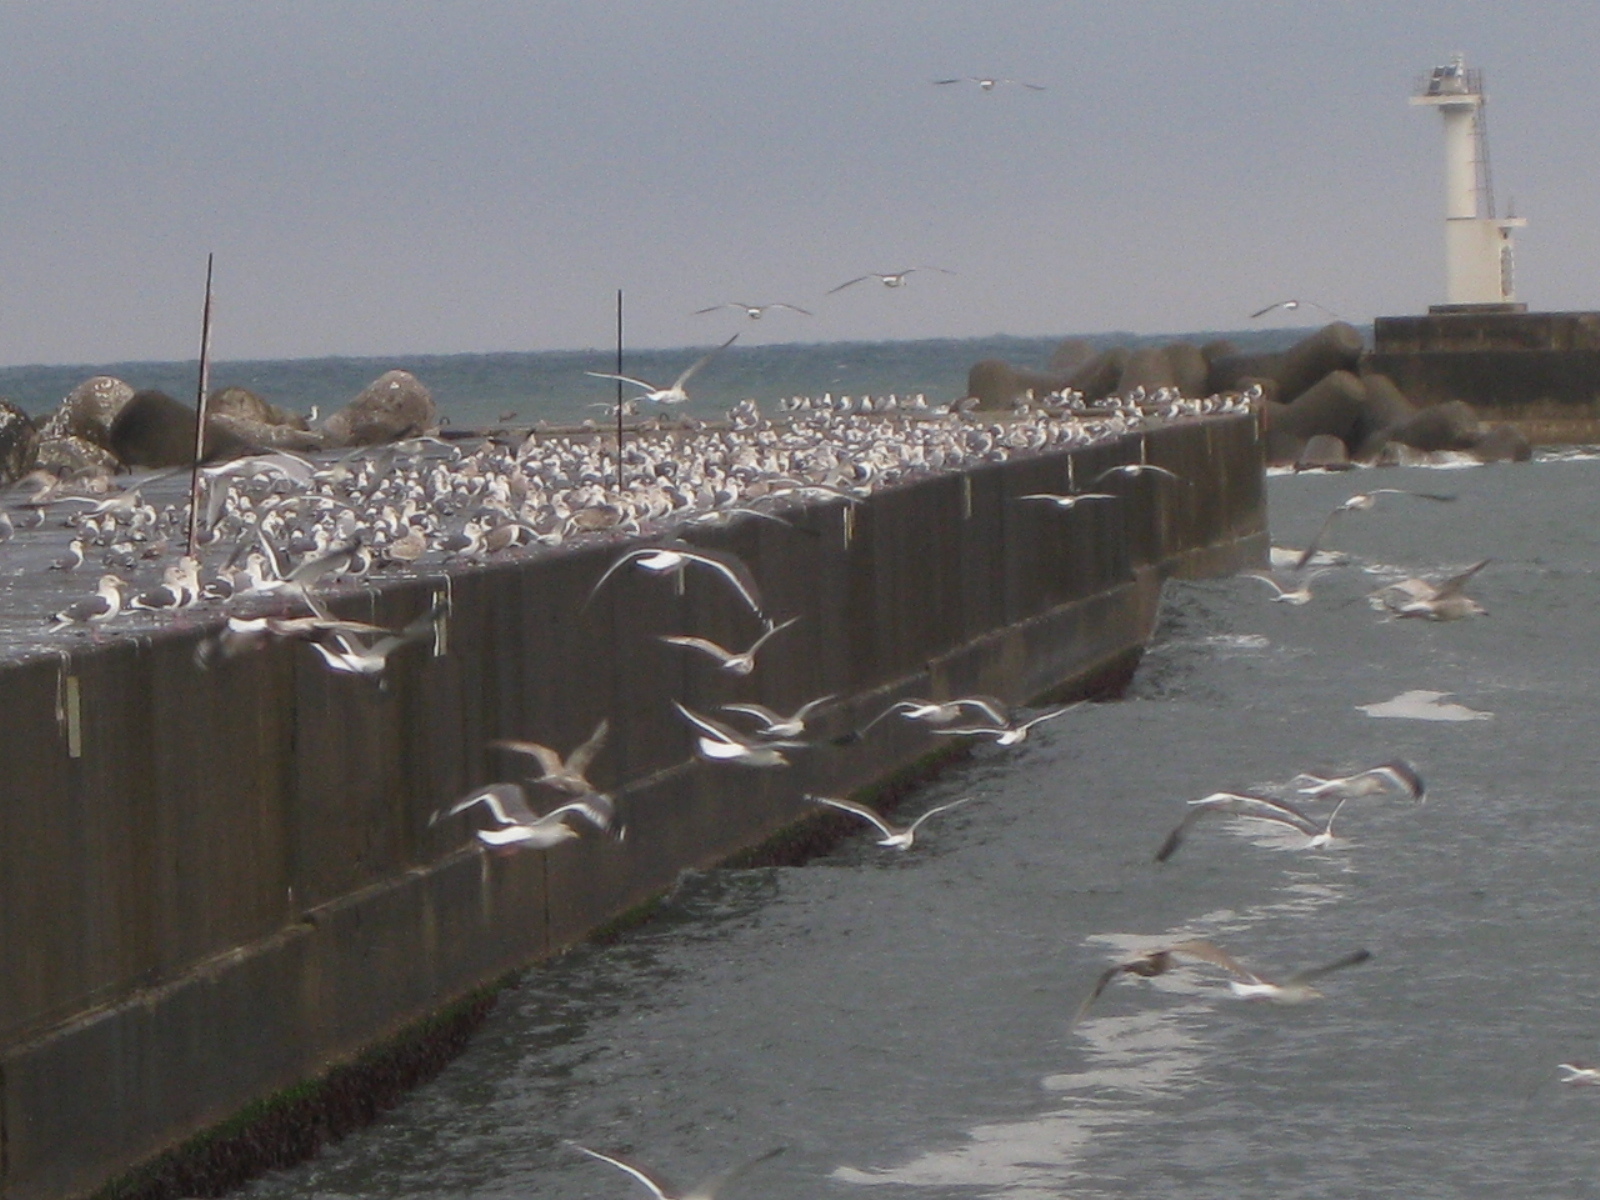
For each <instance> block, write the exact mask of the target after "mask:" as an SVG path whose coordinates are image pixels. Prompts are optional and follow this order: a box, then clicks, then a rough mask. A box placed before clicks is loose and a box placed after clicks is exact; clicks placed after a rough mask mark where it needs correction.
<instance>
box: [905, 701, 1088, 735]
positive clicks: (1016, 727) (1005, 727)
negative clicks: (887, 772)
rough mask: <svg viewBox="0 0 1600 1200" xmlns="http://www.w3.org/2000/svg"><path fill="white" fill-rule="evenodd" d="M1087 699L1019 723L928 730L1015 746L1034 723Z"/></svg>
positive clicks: (1056, 715)
mask: <svg viewBox="0 0 1600 1200" xmlns="http://www.w3.org/2000/svg"><path fill="white" fill-rule="evenodd" d="M1085 703H1087V701H1083V700H1079V701H1078V702H1077V703H1076V704H1063V705H1060V706H1059V707H1057V708H1051V709H1046V710H1045V711H1044V712H1042V713H1040V714H1039V715H1038V716H1036V717H1029V718H1028V719H1027V720H1026V721H1023V722H1021V723H1020V724H1019V723H1018V722H1017V721H1016V720H1015V719H1013V720H1011V721H1008V722H1006V723H1004V724H1002V725H959V726H947V727H945V728H942V729H933V730H930V731H929V732H931V733H938V734H944V735H946V736H948V737H987V738H993V739H994V744H995V745H997V746H1015V745H1018V744H1020V743H1022V742H1025V741H1027V740H1028V731H1029V730H1030V729H1032V728H1033V727H1034V726H1035V725H1042V724H1043V723H1044V722H1046V721H1054V720H1055V719H1056V718H1057V717H1059V716H1063V715H1064V714H1066V713H1069V712H1071V711H1072V710H1073V709H1075V708H1079V707H1081V706H1082V705H1083V704H1085Z"/></svg>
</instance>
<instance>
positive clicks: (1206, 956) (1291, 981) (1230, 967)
mask: <svg viewBox="0 0 1600 1200" xmlns="http://www.w3.org/2000/svg"><path fill="white" fill-rule="evenodd" d="M1173 950H1175V951H1177V952H1179V953H1182V954H1187V955H1189V956H1191V957H1193V958H1198V959H1201V960H1203V961H1205V962H1208V963H1211V964H1212V965H1214V966H1218V967H1221V968H1222V969H1223V970H1224V971H1227V972H1228V973H1229V974H1231V975H1234V976H1237V978H1235V979H1230V980H1229V981H1228V988H1229V990H1230V991H1232V992H1233V994H1234V995H1235V996H1239V997H1241V998H1242V999H1245V1000H1270V1001H1271V1002H1272V1003H1274V1004H1304V1003H1305V1002H1306V1001H1307V1000H1315V999H1317V998H1318V997H1320V996H1321V995H1322V993H1321V992H1319V991H1317V989H1316V988H1314V987H1312V986H1311V981H1312V980H1314V979H1321V978H1322V977H1323V976H1324V975H1331V974H1332V973H1333V972H1335V971H1342V970H1344V969H1345V968H1346V967H1353V966H1355V965H1356V964H1357V963H1364V962H1366V961H1367V960H1368V959H1369V958H1371V957H1372V952H1371V951H1370V950H1356V951H1353V952H1352V953H1350V954H1346V955H1345V956H1344V957H1343V958H1336V959H1334V960H1333V961H1332V962H1331V963H1324V964H1323V965H1322V966H1320V967H1308V968H1306V969H1305V970H1303V971H1296V972H1295V973H1294V974H1293V975H1290V976H1289V977H1287V978H1286V979H1285V980H1284V981H1283V982H1282V983H1275V982H1273V981H1272V980H1270V979H1268V978H1267V977H1266V976H1265V975H1258V974H1257V973H1256V972H1254V971H1252V970H1250V969H1249V968H1248V967H1246V966H1245V965H1244V964H1243V963H1241V962H1239V961H1238V960H1237V959H1235V958H1234V957H1233V956H1232V955H1230V954H1228V953H1227V952H1226V951H1225V950H1223V949H1221V948H1220V947H1218V946H1213V945H1212V944H1211V943H1210V942H1184V943H1183V944H1181V945H1178V946H1174V947H1173Z"/></svg>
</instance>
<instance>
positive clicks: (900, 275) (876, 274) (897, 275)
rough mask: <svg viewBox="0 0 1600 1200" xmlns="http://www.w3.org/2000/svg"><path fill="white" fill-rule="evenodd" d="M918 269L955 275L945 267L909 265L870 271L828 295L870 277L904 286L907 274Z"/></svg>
mask: <svg viewBox="0 0 1600 1200" xmlns="http://www.w3.org/2000/svg"><path fill="white" fill-rule="evenodd" d="M917 271H938V272H939V273H940V274H941V275H954V274H955V272H954V271H946V270H945V269H944V268H943V267H907V268H906V269H905V270H904V271H888V272H885V271H869V272H867V273H866V274H865V275H857V276H856V277H855V278H854V279H846V280H845V281H844V282H843V283H841V284H840V285H839V286H838V287H831V288H829V289H828V291H827V293H826V294H827V295H829V296H831V295H833V294H834V293H835V292H842V291H844V290H845V288H847V287H854V286H855V285H856V284H858V283H865V282H866V281H867V280H869V279H876V280H877V281H878V282H879V283H881V284H883V286H884V287H891V288H897V287H904V286H905V282H906V276H907V275H910V274H913V273H914V272H917Z"/></svg>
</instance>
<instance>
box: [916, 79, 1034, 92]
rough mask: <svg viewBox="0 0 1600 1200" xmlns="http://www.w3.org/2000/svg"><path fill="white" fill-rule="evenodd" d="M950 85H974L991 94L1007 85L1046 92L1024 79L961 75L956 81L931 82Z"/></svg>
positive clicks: (940, 85)
mask: <svg viewBox="0 0 1600 1200" xmlns="http://www.w3.org/2000/svg"><path fill="white" fill-rule="evenodd" d="M952 83H975V84H977V85H978V90H979V91H982V92H992V91H994V89H995V88H997V87H1000V86H1003V85H1005V84H1008V83H1009V84H1014V85H1016V86H1017V87H1025V88H1027V89H1028V90H1029V91H1033V92H1043V91H1046V90H1048V89H1047V88H1046V87H1045V86H1044V84H1042V83H1029V82H1028V81H1027V80H1025V79H996V78H994V77H992V76H987V75H962V76H960V77H959V78H956V79H935V80H934V81H933V86H934V87H946V86H948V85H949V84H952Z"/></svg>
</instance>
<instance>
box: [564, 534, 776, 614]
mask: <svg viewBox="0 0 1600 1200" xmlns="http://www.w3.org/2000/svg"><path fill="white" fill-rule="evenodd" d="M630 563H633V564H635V565H637V566H639V567H640V568H642V569H643V570H646V571H649V572H651V573H652V574H655V575H670V574H673V573H675V572H678V571H681V570H683V569H684V568H685V567H687V566H688V565H689V564H690V563H697V564H699V565H700V566H702V567H706V568H708V569H710V570H712V571H715V572H716V573H717V574H719V575H721V576H722V577H723V578H724V579H726V580H727V581H728V582H729V583H731V584H732V585H733V587H734V590H735V591H737V592H738V593H739V596H740V598H741V599H742V600H743V601H744V602H745V603H746V604H748V605H749V606H750V611H751V612H753V613H755V614H756V616H758V617H759V616H762V615H763V614H762V612H761V590H760V588H758V587H757V586H756V580H755V576H754V575H752V574H751V573H750V568H749V567H747V566H746V565H745V562H744V560H743V559H742V558H740V557H739V556H738V555H736V554H729V553H728V552H727V551H725V550H702V549H700V548H698V547H695V546H691V545H689V544H688V543H686V542H671V543H668V544H667V545H664V546H640V547H638V548H637V549H634V550H629V551H628V552H627V553H626V554H623V555H622V556H621V557H620V558H618V559H617V561H616V562H614V563H612V564H611V565H610V566H609V567H607V568H606V569H605V573H604V574H603V575H601V576H600V578H599V579H598V580H596V581H595V585H594V587H592V588H590V589H589V599H590V600H593V599H594V595H595V593H596V592H598V591H599V590H600V587H601V585H602V584H604V583H605V581H606V580H608V579H610V578H611V576H612V575H614V574H616V572H618V571H620V570H621V569H622V568H623V567H625V566H627V565H628V564H630Z"/></svg>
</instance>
